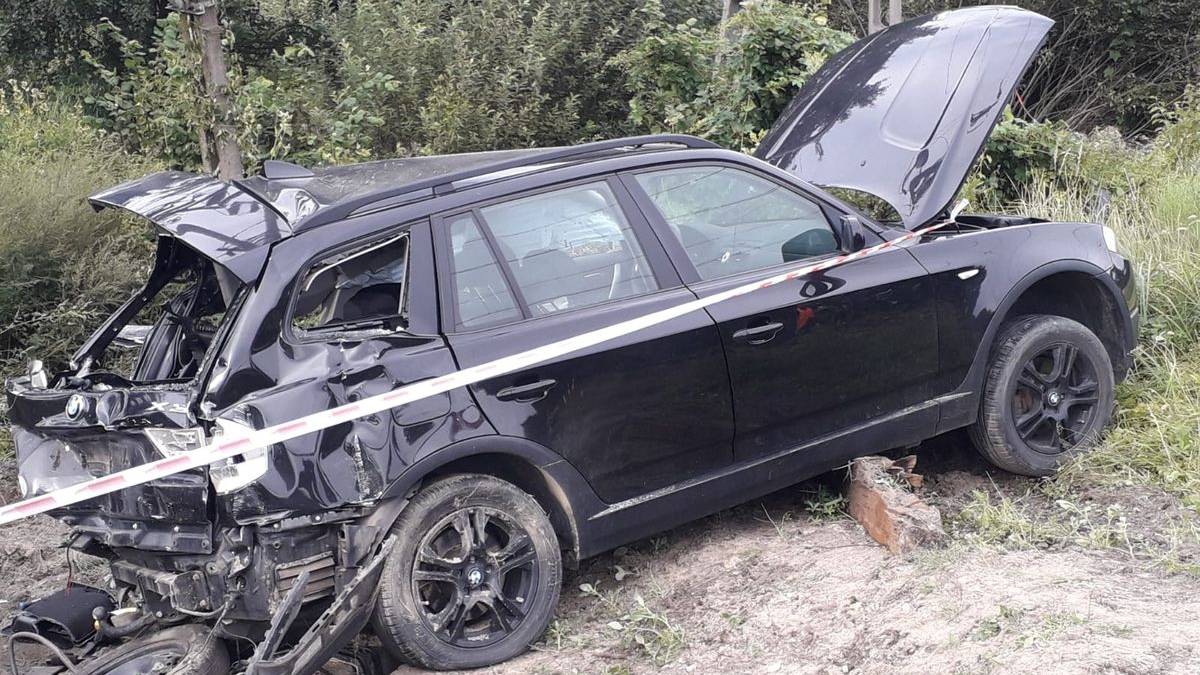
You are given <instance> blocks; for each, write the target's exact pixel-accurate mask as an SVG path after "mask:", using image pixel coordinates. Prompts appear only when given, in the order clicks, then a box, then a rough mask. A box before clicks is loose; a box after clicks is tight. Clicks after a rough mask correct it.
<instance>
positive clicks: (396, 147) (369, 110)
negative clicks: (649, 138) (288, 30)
mask: <svg viewBox="0 0 1200 675" xmlns="http://www.w3.org/2000/svg"><path fill="white" fill-rule="evenodd" d="M643 1H644V0H618V1H616V2H599V1H598V0H590V1H589V2H587V3H583V4H582V5H581V4H580V3H579V2H576V1H575V0H522V1H520V2H510V1H509V0H479V1H474V0H471V1H468V0H456V1H455V2H451V3H446V2H440V1H436V0H358V1H357V2H354V3H343V4H341V6H340V7H339V8H337V9H331V6H328V5H325V4H324V3H301V4H300V5H299V6H293V5H290V4H287V3H284V4H282V5H279V6H274V5H272V6H269V7H268V6H267V5H268V3H264V6H263V7H260V8H259V13H258V14H259V15H262V16H263V17H266V18H267V23H268V24H271V25H274V24H280V23H282V24H287V23H289V22H299V23H305V24H306V25H309V26H310V27H311V31H310V34H308V35H304V36H301V38H302V39H299V40H296V41H294V42H292V43H291V44H287V45H285V46H280V47H279V48H278V49H276V50H273V51H271V52H270V53H267V54H262V53H261V49H258V50H256V51H253V52H251V51H249V49H248V48H247V47H244V46H243V38H241V37H240V36H239V35H238V31H237V30H234V31H231V32H227V35H226V38H225V41H226V45H227V49H228V51H229V52H230V54H231V57H230V60H231V66H230V68H231V71H232V72H231V79H232V84H231V86H232V90H233V91H232V93H233V96H234V103H235V108H236V117H237V124H238V131H239V140H240V142H241V144H242V147H243V149H244V151H245V153H246V155H247V160H248V161H247V164H248V166H249V167H250V168H251V169H253V167H254V165H255V164H256V163H257V162H260V161H262V160H263V159H267V158H283V157H286V158H288V159H290V160H292V161H299V162H301V163H311V164H320V163H334V162H348V161H357V160H363V159H370V158H377V157H385V156H392V155H409V154H421V153H446V152H464V151H472V150H488V149H497V148H508V147H523V146H533V145H556V144H563V143H570V142H577V141H580V140H587V139H590V138H593V137H596V136H600V135H619V134H621V133H625V132H627V131H629V130H630V129H631V128H632V127H631V125H630V123H629V122H628V121H627V103H626V101H627V100H628V98H629V94H628V93H627V89H626V87H627V82H626V79H625V75H624V73H623V72H622V70H621V68H620V67H619V66H618V65H616V64H614V63H613V62H612V57H613V56H614V55H616V54H617V53H619V52H621V51H622V50H624V49H626V48H627V47H629V46H631V45H632V44H634V43H635V42H636V41H637V40H639V39H641V37H642V36H643V35H645V34H646V33H647V31H648V30H649V24H648V23H647V17H651V16H652V17H655V19H656V20H678V19H680V18H681V17H682V16H683V15H684V14H694V13H696V12H695V9H696V3H695V2H685V1H684V0H651V2H652V4H653V6H654V10H653V11H651V12H648V13H647V12H644V11H640V8H641V7H642V4H643ZM233 7H234V9H237V8H242V10H244V9H245V3H234V5H233ZM227 14H228V20H229V23H230V25H231V26H233V27H234V28H236V27H237V26H238V23H237V19H238V15H237V14H236V13H235V12H234V11H233V10H230V11H229V12H227ZM701 14H702V15H703V16H702V18H701V19H698V20H699V21H712V17H711V16H707V14H708V13H707V12H701ZM256 16H257V15H256ZM272 22H274V24H272ZM183 24H184V22H183V21H182V20H181V19H180V18H179V17H178V16H176V15H173V16H170V17H167V18H166V19H163V20H160V21H159V22H158V26H157V27H156V28H155V30H154V32H153V37H152V40H151V42H150V43H149V46H145V45H143V43H141V42H140V41H138V40H136V39H131V38H126V37H123V36H122V34H121V33H120V32H119V31H117V30H116V29H115V27H114V26H113V25H111V24H105V26H104V29H103V30H101V31H98V33H97V37H96V40H95V41H96V42H97V44H98V45H100V46H105V47H108V48H110V49H111V48H112V47H111V46H112V45H116V48H117V51H119V52H120V54H121V56H122V58H121V60H120V63H119V64H117V65H113V64H111V63H110V62H108V61H105V60H104V59H102V58H99V57H97V56H93V55H92V53H91V52H90V51H89V52H88V53H87V62H88V63H89V64H90V65H91V66H92V67H93V68H94V69H95V72H96V73H97V74H98V75H99V80H100V82H101V83H102V85H103V86H102V93H100V94H97V95H94V96H93V97H92V98H90V99H88V102H89V111H90V112H92V113H93V114H94V115H95V116H96V118H97V120H98V121H99V123H100V124H101V125H102V126H103V127H104V128H107V129H110V130H112V131H114V132H116V133H117V134H118V135H119V137H120V138H121V139H122V140H123V142H124V143H125V145H126V147H127V148H129V149H130V150H132V151H135V152H147V153H150V154H152V155H154V156H161V157H163V158H164V159H165V160H166V161H167V162H168V163H170V164H171V165H173V166H179V167H185V168H191V167H195V166H196V164H197V158H198V157H199V150H198V140H197V139H198V135H197V133H196V131H197V129H198V125H199V124H201V123H203V122H204V121H205V120H207V119H209V118H210V117H211V111H209V110H207V109H206V108H205V106H204V105H202V97H200V96H199V91H200V89H199V86H198V84H197V73H196V72H195V71H196V64H197V62H198V60H197V59H196V58H194V55H193V50H194V47H192V45H191V44H190V43H189V42H188V41H187V40H186V39H184V36H185V33H184V31H183ZM102 51H103V50H101V49H99V48H98V49H97V53H100V52H102ZM150 101H157V102H159V105H158V106H157V107H155V106H151V105H148V103H149V102H150ZM147 110H151V111H153V112H152V113H151V114H149V115H144V114H138V112H137V111H147Z"/></svg>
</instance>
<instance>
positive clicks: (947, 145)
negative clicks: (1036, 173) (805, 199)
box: [754, 7, 1054, 228]
mask: <svg viewBox="0 0 1200 675" xmlns="http://www.w3.org/2000/svg"><path fill="white" fill-rule="evenodd" d="M1053 25H1054V22H1053V21H1051V20H1050V19H1048V18H1046V17H1044V16H1042V15H1040V14H1036V13H1034V12H1030V11H1026V10H1023V9H1019V8H1016V7H972V8H968V9H959V10H954V11H950V12H942V13H940V14H932V15H929V16H924V17H921V18H918V19H912V20H911V21H905V22H904V23H900V24H897V25H895V26H892V27H890V28H887V29H885V30H883V31H880V32H878V33H876V34H874V35H872V36H870V37H867V38H864V39H862V40H859V41H858V42H856V43H854V44H853V45H850V46H849V47H847V48H846V49H845V50H843V51H841V52H839V53H838V54H837V55H835V56H834V57H833V58H831V59H830V60H829V61H828V62H827V63H826V64H825V65H824V66H823V67H822V68H821V69H820V70H819V71H817V72H816V73H815V74H814V75H813V76H812V77H811V78H810V79H809V80H808V82H807V83H805V85H804V87H803V88H802V89H801V90H800V93H799V94H797V95H796V98H795V99H793V100H792V102H791V103H790V104H789V105H788V107H787V109H786V110H784V112H783V115H781V116H780V118H779V120H778V121H777V122H776V123H775V126H773V127H772V128H771V130H770V131H769V132H768V133H767V135H766V137H765V138H764V139H763V140H762V143H761V144H759V146H758V149H757V150H755V152H754V155H755V156H756V157H758V158H759V159H762V160H765V161H767V162H770V163H771V164H774V165H775V166H778V167H780V168H781V169H784V170H786V171H788V172H790V173H792V174H794V175H796V176H797V177H799V178H801V179H803V180H806V181H809V182H811V183H816V184H818V185H824V186H830V187H843V188H852V189H855V190H861V191H863V192H868V193H870V194H873V195H875V196H877V197H880V198H882V199H884V200H885V201H887V202H888V203H889V204H891V205H892V206H893V207H894V208H895V209H896V211H897V212H898V213H899V214H900V217H901V220H902V221H903V223H904V226H905V227H908V228H917V227H920V226H922V225H924V224H926V223H928V222H930V221H931V220H933V219H935V218H936V217H937V216H938V215H939V214H940V213H943V212H944V211H945V210H946V208H947V207H948V206H949V205H950V203H951V202H953V201H954V198H955V197H956V196H957V195H958V191H959V189H960V188H961V187H962V184H963V182H964V181H965V180H966V178H967V175H968V174H969V173H970V171H971V168H972V166H973V165H974V164H975V160H976V159H977V158H978V157H979V154H980V153H981V152H982V150H983V146H984V143H986V142H987V138H988V136H989V135H990V134H991V131H992V127H994V126H995V124H996V121H997V120H998V119H999V118H1000V115H1001V113H1002V112H1003V110H1004V106H1005V105H1006V104H1007V103H1008V100H1009V97H1010V96H1012V93H1013V89H1014V88H1015V87H1016V86H1017V82H1018V81H1019V80H1020V79H1021V76H1022V74H1024V72H1025V69H1026V68H1027V67H1028V66H1029V64H1030V62H1031V61H1032V60H1033V57H1034V56H1035V55H1036V54H1037V52H1038V50H1039V49H1040V48H1041V45H1042V43H1043V42H1044V41H1045V39H1046V35H1047V33H1049V32H1050V28H1051V26H1053Z"/></svg>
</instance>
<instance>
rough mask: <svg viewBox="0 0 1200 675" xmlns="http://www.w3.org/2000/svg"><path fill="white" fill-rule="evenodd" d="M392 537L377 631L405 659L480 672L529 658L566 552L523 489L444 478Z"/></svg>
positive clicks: (550, 609) (479, 479)
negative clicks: (526, 655) (524, 656)
mask: <svg viewBox="0 0 1200 675" xmlns="http://www.w3.org/2000/svg"><path fill="white" fill-rule="evenodd" d="M392 532H393V533H394V534H395V535H396V540H397V545H396V547H395V548H393V549H392V553H391V555H390V556H389V558H388V560H387V561H386V562H385V563H384V569H383V577H382V579H381V580H380V588H379V600H378V601H377V602H376V605H375V616H374V624H375V632H376V633H377V634H378V636H379V639H380V640H381V641H382V642H383V644H384V645H385V646H387V647H388V648H389V650H390V651H391V652H392V653H393V654H394V655H396V656H397V657H399V658H402V659H404V660H406V661H409V662H412V663H415V664H417V665H421V666H424V667H426V668H434V669H438V670H450V669H459V668H478V667H481V666H488V665H492V664H495V663H499V662H501V661H504V660H507V659H509V658H512V657H513V656H516V655H517V654H520V653H521V652H524V651H525V650H526V649H527V648H528V647H529V644H530V643H532V642H533V641H534V640H536V639H537V638H538V637H539V636H541V634H542V633H543V632H544V631H545V630H546V626H547V625H548V624H549V623H550V618H551V616H552V615H553V613H554V606H555V604H557V602H558V593H559V584H560V583H561V581H562V568H561V554H560V552H559V549H558V540H557V538H556V537H555V534H554V529H553V527H552V526H551V525H550V520H549V518H547V516H546V513H545V512H544V511H543V510H542V508H541V506H539V505H538V503H537V501H535V500H534V499H533V498H532V497H530V496H529V495H528V494H526V493H524V492H522V491H521V490H520V489H518V488H517V487H516V486H514V485H512V484H510V483H507V482H505V481H502V480H499V479H497V478H493V477H491V476H483V475H476V474H461V475H456V476H450V477H448V478H445V479H442V480H439V481H437V482H435V483H432V484H430V485H429V486H428V487H426V488H425V489H423V490H421V492H420V493H418V494H417V496H416V497H414V498H413V500H412V502H410V503H409V504H408V506H406V507H405V508H404V511H403V512H402V513H401V514H400V518H399V519H397V521H396V524H395V526H394V527H393V528H392Z"/></svg>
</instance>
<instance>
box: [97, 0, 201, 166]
mask: <svg viewBox="0 0 1200 675" xmlns="http://www.w3.org/2000/svg"><path fill="white" fill-rule="evenodd" d="M89 34H90V36H91V40H92V45H93V48H94V49H96V50H100V51H108V50H110V49H113V48H115V49H116V50H117V51H118V52H119V53H120V54H121V63H122V65H121V67H120V68H119V69H118V68H114V67H109V66H108V65H106V63H105V61H104V60H103V59H101V58H99V57H98V56H96V52H93V51H92V50H87V49H85V50H82V51H81V52H80V54H81V57H82V58H83V60H84V61H85V62H86V63H88V64H89V65H90V66H91V67H92V68H93V69H94V71H95V74H96V77H97V78H98V80H99V81H100V82H102V83H103V84H104V87H97V89H98V91H97V93H96V95H95V96H88V97H86V98H85V99H84V102H85V104H86V105H87V108H88V110H89V111H90V112H91V116H90V119H91V121H92V123H93V124H94V125H96V126H97V127H99V128H101V129H104V130H106V131H110V132H112V134H113V135H114V136H115V137H116V138H118V139H120V140H121V141H122V143H123V144H124V146H125V147H126V148H127V149H128V150H129V151H130V152H134V153H139V154H144V155H148V156H152V157H159V158H162V159H163V161H165V162H166V163H167V164H169V165H171V166H188V167H190V166H198V165H199V162H200V151H199V145H198V138H199V131H200V129H201V128H204V127H202V126H201V125H203V124H206V123H208V121H209V120H210V119H211V117H212V113H211V110H210V107H209V106H208V105H207V104H206V99H205V98H204V97H202V96H200V95H199V94H200V90H201V88H200V80H199V73H198V71H197V68H196V66H195V64H196V63H198V62H199V52H198V49H197V48H196V46H195V45H194V43H192V42H191V41H190V40H189V39H188V38H187V35H186V26H185V25H184V20H183V18H182V17H181V16H180V15H178V14H171V15H169V16H167V17H166V18H164V19H160V20H159V21H158V25H157V26H156V27H155V29H154V31H153V38H152V41H151V46H149V47H147V46H145V45H143V44H142V42H140V41H138V40H136V39H133V38H128V37H126V36H125V35H124V34H123V33H122V32H121V30H120V28H119V27H117V26H116V25H115V24H113V23H112V22H110V21H102V22H101V23H99V24H98V25H96V26H95V27H94V28H92V29H90V30H89Z"/></svg>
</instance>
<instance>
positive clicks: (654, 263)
mask: <svg viewBox="0 0 1200 675" xmlns="http://www.w3.org/2000/svg"><path fill="white" fill-rule="evenodd" d="M627 199H628V197H627V195H625V194H624V192H623V188H622V186H621V185H620V183H619V182H618V181H616V180H615V179H611V180H610V179H603V178H599V179H591V180H589V181H586V182H583V183H577V184H573V185H570V186H568V187H561V188H555V189H551V190H546V191H540V192H537V193H534V194H528V195H524V196H520V197H517V198H509V199H508V200H506V201H501V202H497V203H492V204H487V205H482V206H481V207H479V208H475V209H471V210H468V211H464V212H461V213H456V214H452V215H448V216H446V217H445V218H443V219H442V220H441V221H440V222H439V223H436V227H437V228H438V229H439V230H440V232H439V244H440V246H439V249H438V252H439V263H440V265H441V267H440V271H441V274H440V278H441V279H442V280H443V281H442V283H441V286H442V288H441V291H442V296H441V297H442V307H443V317H442V318H443V326H444V328H445V330H446V332H447V334H448V337H449V341H450V345H451V348H452V349H453V351H454V354H455V356H456V358H457V359H458V363H459V367H461V368H467V367H471V366H475V365H478V364H481V363H486V362H488V361H491V360H493V359H497V358H500V357H502V356H507V355H509V354H513V353H515V352H519V351H523V350H526V349H529V348H532V347H537V346H539V345H545V344H549V343H551V342H554V341H557V340H561V339H564V338H567V337H571V336H574V335H579V334H581V333H585V332H587V331H590V330H595V329H598V328H602V327H605V326H609V325H612V324H614V323H618V322H620V321H624V320H627V319H632V318H635V317H638V316H641V315H644V314H647V313H650V312H653V311H656V310H660V309H665V308H667V307H670V306H673V305H677V304H680V303H683V302H687V301H689V300H694V299H695V295H694V294H693V293H692V292H691V291H690V290H688V289H687V288H686V287H684V286H683V285H682V283H681V282H680V280H679V278H678V276H677V275H676V274H675V273H674V272H673V270H672V269H671V267H670V265H669V263H668V262H667V260H666V257H665V254H664V253H663V252H662V250H661V247H660V246H659V244H658V242H657V241H656V240H655V238H654V237H653V235H651V234H649V232H648V231H647V229H646V224H645V222H644V221H642V220H638V219H635V218H634V217H631V215H630V213H629V212H628V210H627V209H625V208H622V205H621V200H626V201H627ZM633 211H634V212H636V209H634V210H633ZM726 372H727V371H726V364H725V355H724V352H723V350H722V345H721V338H720V336H719V334H718V331H717V327H716V325H715V323H714V322H713V321H712V319H711V318H710V317H708V316H706V315H705V314H704V313H702V312H692V313H691V314H689V315H687V316H683V317H679V318H677V319H674V320H672V321H669V322H666V323H664V324H660V325H658V326H655V327H653V328H649V329H646V330H643V331H640V332H638V333H635V334H632V335H629V336H626V337H624V338H621V339H618V340H615V341H612V342H610V343H607V344H602V345H599V346H597V347H593V348H591V349H588V350H585V351H583V352H580V353H577V354H572V355H568V356H566V357H563V358H559V359H557V360H554V361H552V362H549V363H546V364H543V365H539V366H535V367H533V368H528V369H525V370H523V371H520V372H517V373H512V374H508V375H504V376H501V377H496V378H493V379H491V380H487V381H484V382H481V383H479V384H477V385H474V386H472V387H471V391H472V393H473V394H474V396H475V398H476V400H477V401H478V402H479V405H480V407H481V408H483V410H484V413H485V414H486V415H487V417H488V419H489V421H491V423H492V425H493V426H495V428H496V430H497V431H498V432H499V433H501V434H505V435H511V436H519V437H521V438H525V439H529V440H532V441H534V442H537V443H540V444H541V445H543V446H545V447H547V448H549V449H550V450H553V451H555V452H557V453H558V454H560V455H561V456H562V457H563V458H564V459H566V460H567V461H568V462H570V463H571V464H572V465H574V467H575V468H576V469H578V470H579V471H580V473H582V474H583V475H584V476H585V477H586V478H587V480H588V481H589V482H590V484H591V485H592V488H593V489H594V490H595V491H596V493H597V495H599V497H600V498H601V499H602V500H604V501H606V502H609V503H613V502H618V501H622V500H625V499H630V498H632V497H636V496H639V495H643V494H645V493H647V492H650V491H653V490H655V489H659V488H664V487H667V486H670V485H672V484H675V483H678V482H680V481H683V480H686V479H688V478H691V477H695V476H698V475H701V474H703V473H706V472H709V471H713V470H715V469H718V468H721V467H723V466H726V465H728V464H729V463H730V461H731V460H732V445H733V413H732V403H731V400H730V391H729V380H728V376H727V374H726Z"/></svg>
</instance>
